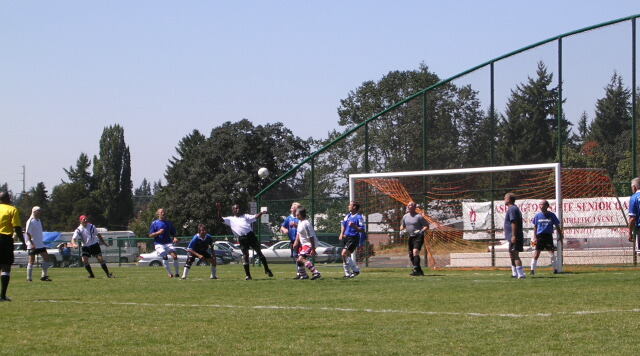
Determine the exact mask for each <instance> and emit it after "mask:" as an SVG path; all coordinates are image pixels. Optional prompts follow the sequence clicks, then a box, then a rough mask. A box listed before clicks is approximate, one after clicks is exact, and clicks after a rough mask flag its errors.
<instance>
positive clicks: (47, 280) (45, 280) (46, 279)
mask: <svg viewBox="0 0 640 356" xmlns="http://www.w3.org/2000/svg"><path fill="white" fill-rule="evenodd" d="M40 280H41V281H43V282H51V278H49V276H44V277H41V278H40Z"/></svg>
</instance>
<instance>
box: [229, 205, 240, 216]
mask: <svg viewBox="0 0 640 356" xmlns="http://www.w3.org/2000/svg"><path fill="white" fill-rule="evenodd" d="M231 212H232V213H233V215H235V216H240V215H241V214H242V209H240V204H233V206H232V207H231Z"/></svg>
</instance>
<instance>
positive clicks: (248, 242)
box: [238, 232, 261, 253]
mask: <svg viewBox="0 0 640 356" xmlns="http://www.w3.org/2000/svg"><path fill="white" fill-rule="evenodd" d="M238 244H240V250H242V253H244V252H245V251H247V252H249V249H251V248H252V249H254V250H255V251H260V250H261V248H260V243H258V237H257V236H256V234H254V233H253V232H250V233H248V234H246V235H244V236H239V237H238Z"/></svg>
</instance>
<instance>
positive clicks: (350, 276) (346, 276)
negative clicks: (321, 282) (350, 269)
mask: <svg viewBox="0 0 640 356" xmlns="http://www.w3.org/2000/svg"><path fill="white" fill-rule="evenodd" d="M353 277H355V276H354V275H353V273H351V274H346V275H345V276H344V278H347V279H349V278H353Z"/></svg>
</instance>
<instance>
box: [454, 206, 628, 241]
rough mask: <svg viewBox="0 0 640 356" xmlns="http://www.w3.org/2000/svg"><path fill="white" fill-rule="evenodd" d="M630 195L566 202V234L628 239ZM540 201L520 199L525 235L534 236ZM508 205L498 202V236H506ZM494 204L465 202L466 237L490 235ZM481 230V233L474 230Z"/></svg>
mask: <svg viewBox="0 0 640 356" xmlns="http://www.w3.org/2000/svg"><path fill="white" fill-rule="evenodd" d="M629 198H630V197H622V198H611V197H606V198H582V199H564V200H563V201H562V226H563V232H564V236H565V238H567V239H570V238H587V237H588V238H624V239H626V238H627V234H628V231H629V230H628V229H627V226H628V221H627V220H626V217H628V215H629ZM539 203H540V200H518V201H516V205H517V206H518V207H519V208H520V211H522V218H523V220H524V225H523V227H524V229H525V237H528V238H531V236H533V232H532V229H533V223H532V221H533V217H534V216H535V215H536V214H537V213H538V212H539V211H540V209H539V208H538V204H539ZM549 210H550V211H553V212H554V213H555V212H556V211H557V209H556V201H555V199H553V200H549ZM506 211H507V209H506V205H505V204H504V202H502V201H496V202H494V214H493V215H494V217H495V222H494V223H495V228H496V239H503V238H504V234H503V232H502V230H503V227H504V217H505V214H506ZM491 213H492V212H491V203H490V202H482V203H462V220H463V226H464V230H465V232H464V239H465V240H479V239H488V238H490V237H491V236H490V233H489V231H490V230H491V215H492V214H491ZM473 230H478V232H473Z"/></svg>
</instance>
